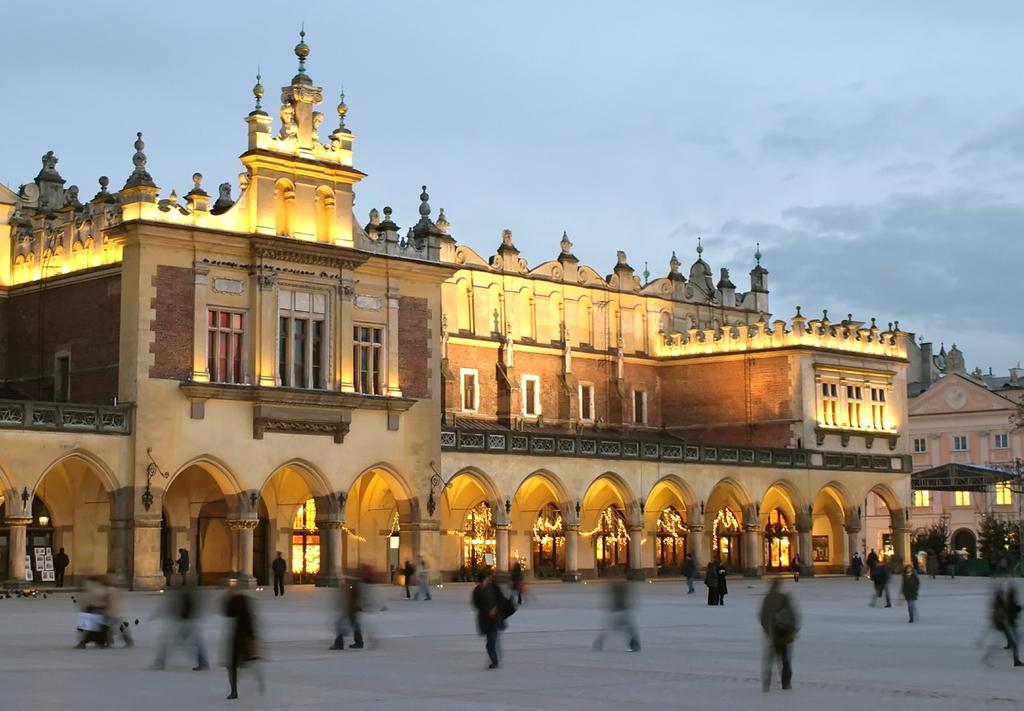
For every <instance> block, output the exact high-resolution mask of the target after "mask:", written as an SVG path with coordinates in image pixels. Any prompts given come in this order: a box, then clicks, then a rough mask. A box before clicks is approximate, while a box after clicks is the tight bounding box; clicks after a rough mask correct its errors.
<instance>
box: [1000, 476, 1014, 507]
mask: <svg viewBox="0 0 1024 711" xmlns="http://www.w3.org/2000/svg"><path fill="white" fill-rule="evenodd" d="M1012 503H1013V490H1012V489H1010V482H1008V481H1001V482H998V483H997V484H996V506H1009V505H1010V504H1012Z"/></svg>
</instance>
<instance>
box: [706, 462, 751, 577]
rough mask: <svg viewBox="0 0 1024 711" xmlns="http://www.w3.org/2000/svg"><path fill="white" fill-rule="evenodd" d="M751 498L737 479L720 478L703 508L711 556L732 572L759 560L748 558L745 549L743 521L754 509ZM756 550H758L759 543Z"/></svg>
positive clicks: (740, 570) (739, 570) (741, 569)
mask: <svg viewBox="0 0 1024 711" xmlns="http://www.w3.org/2000/svg"><path fill="white" fill-rule="evenodd" d="M751 508H752V507H751V504H750V497H749V495H748V494H747V493H746V491H745V490H744V489H743V488H742V487H741V486H740V485H739V484H738V483H736V482H735V481H733V480H731V479H725V480H722V481H720V482H719V483H718V484H717V485H716V486H715V488H714V489H713V490H712V492H711V495H710V496H709V497H708V503H707V506H706V507H705V509H704V518H705V523H704V530H705V531H706V535H707V536H708V537H709V538H710V543H711V546H710V548H711V557H712V558H713V559H714V558H717V559H718V560H719V562H720V563H721V564H722V565H723V566H725V568H726V570H728V571H730V572H737V573H738V572H742V571H743V570H744V566H746V567H751V568H752V567H754V566H756V565H757V561H756V560H753V561H749V562H748V561H747V560H746V559H747V557H748V554H745V553H744V551H743V524H744V523H745V521H744V517H745V515H746V512H749V511H750V509H751ZM753 549H754V550H755V551H756V550H757V546H756V545H755V546H754V547H753Z"/></svg>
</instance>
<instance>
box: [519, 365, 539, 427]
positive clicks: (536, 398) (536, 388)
mask: <svg viewBox="0 0 1024 711" xmlns="http://www.w3.org/2000/svg"><path fill="white" fill-rule="evenodd" d="M527 382H531V383H533V412H527V407H526V404H527V401H526V392H527V390H526V383H527ZM520 386H521V387H522V393H523V397H522V401H523V402H522V412H523V417H540V416H541V414H542V410H541V397H540V376H539V375H533V374H531V373H527V374H524V375H523V377H522V379H521V380H520Z"/></svg>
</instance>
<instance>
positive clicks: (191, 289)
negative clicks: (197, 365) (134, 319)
mask: <svg viewBox="0 0 1024 711" xmlns="http://www.w3.org/2000/svg"><path fill="white" fill-rule="evenodd" d="M153 286H154V287H155V288H156V295H155V296H154V297H153V299H152V301H151V308H153V309H154V310H155V311H156V317H155V318H154V319H153V321H152V322H151V323H150V329H151V330H152V331H153V333H154V335H155V338H154V340H153V342H152V343H151V344H150V345H149V352H150V353H152V354H153V365H152V366H151V367H150V369H149V377H151V378H166V379H168V380H187V379H188V377H189V374H190V373H191V372H192V353H193V337H192V334H193V327H194V323H193V319H195V318H196V313H195V283H194V278H193V272H192V269H191V268H189V267H170V266H165V265H159V266H157V268H156V274H155V275H154V276H153Z"/></svg>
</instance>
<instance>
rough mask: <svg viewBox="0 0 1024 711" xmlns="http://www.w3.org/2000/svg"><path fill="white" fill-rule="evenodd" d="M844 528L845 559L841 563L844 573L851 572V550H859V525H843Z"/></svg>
mask: <svg viewBox="0 0 1024 711" xmlns="http://www.w3.org/2000/svg"><path fill="white" fill-rule="evenodd" d="M843 528H845V529H846V561H845V562H844V563H843V570H844V571H846V573H847V574H848V575H849V574H852V573H853V571H852V570H851V569H850V563H851V561H852V560H853V552H854V551H859V550H860V526H857V527H856V528H854V527H852V526H844V527H843Z"/></svg>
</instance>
